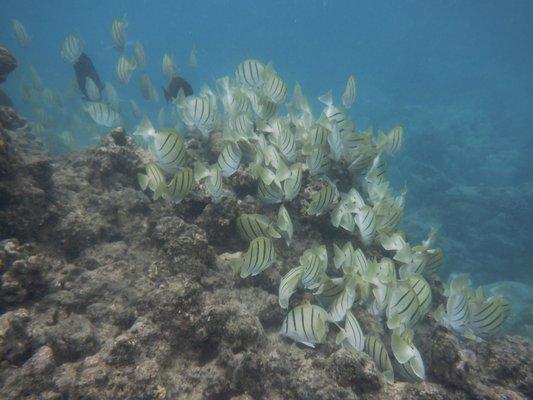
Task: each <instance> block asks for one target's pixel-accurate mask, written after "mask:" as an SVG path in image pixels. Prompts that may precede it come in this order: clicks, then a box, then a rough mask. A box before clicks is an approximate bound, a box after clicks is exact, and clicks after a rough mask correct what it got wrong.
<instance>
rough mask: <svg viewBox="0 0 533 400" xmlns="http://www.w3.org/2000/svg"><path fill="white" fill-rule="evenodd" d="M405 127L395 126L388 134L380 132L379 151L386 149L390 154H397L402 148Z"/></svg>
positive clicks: (377, 143) (377, 142)
mask: <svg viewBox="0 0 533 400" xmlns="http://www.w3.org/2000/svg"><path fill="white" fill-rule="evenodd" d="M402 144H403V128H402V127H401V126H395V127H394V128H392V129H391V130H390V131H389V133H387V134H386V135H385V134H384V133H383V132H380V134H379V136H378V139H377V141H376V146H377V148H378V151H385V152H387V153H388V154H396V153H397V152H398V151H400V149H401V148H402Z"/></svg>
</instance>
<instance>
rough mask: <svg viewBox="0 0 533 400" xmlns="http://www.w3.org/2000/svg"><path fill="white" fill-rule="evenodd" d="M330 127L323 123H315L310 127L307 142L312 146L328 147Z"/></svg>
mask: <svg viewBox="0 0 533 400" xmlns="http://www.w3.org/2000/svg"><path fill="white" fill-rule="evenodd" d="M328 136H329V129H327V128H326V127H325V126H324V125H322V124H318V123H317V124H314V125H313V126H312V127H311V128H309V132H308V133H307V141H306V143H307V144H308V145H309V146H311V147H326V146H327V145H328Z"/></svg>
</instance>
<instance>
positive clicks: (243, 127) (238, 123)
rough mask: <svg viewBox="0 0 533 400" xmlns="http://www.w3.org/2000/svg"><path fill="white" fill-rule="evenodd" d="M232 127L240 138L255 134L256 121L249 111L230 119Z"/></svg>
mask: <svg viewBox="0 0 533 400" xmlns="http://www.w3.org/2000/svg"><path fill="white" fill-rule="evenodd" d="M229 126H230V129H232V130H234V131H235V132H236V133H237V137H239V138H248V137H251V136H252V135H253V132H254V122H253V121H252V120H251V118H250V116H249V115H248V114H247V113H244V114H239V115H237V116H236V117H235V118H231V119H230V120H229Z"/></svg>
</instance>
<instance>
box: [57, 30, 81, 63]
mask: <svg viewBox="0 0 533 400" xmlns="http://www.w3.org/2000/svg"><path fill="white" fill-rule="evenodd" d="M82 47H83V45H82V42H81V39H80V38H79V36H78V35H76V34H73V33H71V34H69V35H67V37H66V38H65V40H63V44H62V46H61V58H62V59H63V61H65V62H68V63H70V64H74V63H76V61H78V59H79V58H80V56H81V53H82Z"/></svg>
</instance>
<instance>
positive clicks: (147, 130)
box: [133, 115, 155, 137]
mask: <svg viewBox="0 0 533 400" xmlns="http://www.w3.org/2000/svg"><path fill="white" fill-rule="evenodd" d="M154 134H155V129H154V126H153V125H152V122H151V121H150V119H148V117H147V116H146V115H145V116H144V117H143V119H142V120H141V123H140V124H139V125H138V126H137V129H136V130H135V132H133V135H134V136H148V137H149V136H154Z"/></svg>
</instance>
